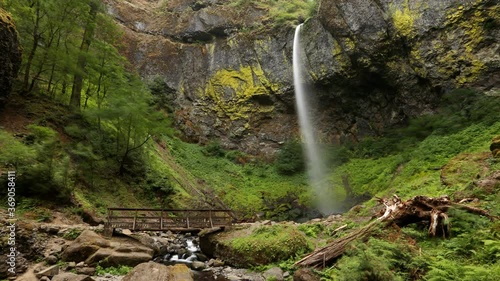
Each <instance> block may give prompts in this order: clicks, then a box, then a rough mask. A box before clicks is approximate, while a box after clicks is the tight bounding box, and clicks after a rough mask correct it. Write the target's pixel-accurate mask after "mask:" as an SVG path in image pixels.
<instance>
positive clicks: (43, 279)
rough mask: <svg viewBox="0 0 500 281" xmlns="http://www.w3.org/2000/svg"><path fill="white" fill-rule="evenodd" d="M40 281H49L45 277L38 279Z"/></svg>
mask: <svg viewBox="0 0 500 281" xmlns="http://www.w3.org/2000/svg"><path fill="white" fill-rule="evenodd" d="M40 281H50V278H49V277H47V276H42V278H40Z"/></svg>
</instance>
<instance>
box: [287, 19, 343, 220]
mask: <svg viewBox="0 0 500 281" xmlns="http://www.w3.org/2000/svg"><path fill="white" fill-rule="evenodd" d="M301 29H302V24H300V25H299V26H297V28H296V29H295V36H294V39H293V84H294V87H295V103H296V107H297V114H298V118H299V125H300V131H301V134H302V137H303V141H302V147H303V149H304V151H305V159H306V163H307V173H308V177H309V183H310V185H311V186H312V187H313V189H314V193H315V195H316V204H317V207H318V210H319V211H320V212H321V213H322V214H324V215H327V214H331V213H333V212H337V211H338V208H337V206H336V205H338V203H336V201H337V200H335V197H334V194H333V188H332V187H331V186H330V184H329V182H328V179H327V176H328V173H327V172H328V171H327V169H326V163H325V160H324V158H323V155H324V153H323V152H322V151H321V148H320V145H319V141H318V139H317V137H316V134H315V132H316V130H315V126H314V123H313V121H312V116H311V111H312V108H311V95H310V94H311V89H310V87H308V86H307V84H306V81H305V77H306V76H305V74H306V73H305V70H304V67H303V66H304V57H303V52H304V51H303V49H302V46H301V44H300V30H301Z"/></svg>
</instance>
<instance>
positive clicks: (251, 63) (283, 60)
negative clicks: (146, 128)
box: [104, 0, 500, 155]
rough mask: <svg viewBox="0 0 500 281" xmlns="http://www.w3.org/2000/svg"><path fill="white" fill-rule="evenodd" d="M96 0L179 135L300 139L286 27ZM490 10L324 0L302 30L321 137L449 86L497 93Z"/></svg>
mask: <svg viewBox="0 0 500 281" xmlns="http://www.w3.org/2000/svg"><path fill="white" fill-rule="evenodd" d="M104 2H105V3H106V6H107V9H108V12H109V13H110V14H111V15H113V16H114V18H115V19H116V20H117V22H119V23H120V25H121V26H122V27H123V30H124V34H125V36H124V47H123V48H122V51H123V53H124V54H125V55H126V56H127V57H128V59H129V60H130V62H131V63H132V65H133V66H134V67H135V68H136V69H137V70H138V71H139V72H140V73H141V75H142V76H143V77H145V78H146V79H153V78H156V80H157V81H158V79H159V80H160V81H161V83H163V88H164V91H163V92H164V95H166V98H167V99H168V100H169V101H171V102H172V103H173V105H174V106H173V107H174V110H173V111H174V112H173V113H174V115H175V120H176V124H177V126H178V127H179V128H180V129H181V130H182V131H183V132H184V134H185V136H186V138H188V139H190V140H191V141H197V142H201V143H204V142H207V141H209V140H210V139H219V140H220V141H221V143H222V144H223V145H224V146H225V147H226V148H239V149H242V150H245V151H246V152H249V153H253V154H260V155H266V154H267V155H272V154H273V153H274V152H275V151H276V150H277V149H278V148H279V145H280V143H282V142H283V141H286V140H287V139H290V138H292V137H295V136H297V135H298V125H297V122H296V117H295V109H294V96H293V81H292V77H293V75H292V41H293V34H294V27H292V26H290V25H282V26H281V27H276V26H274V25H273V22H272V20H270V18H269V15H268V13H267V11H266V10H265V9H264V8H262V7H261V6H258V5H253V4H249V5H246V6H245V8H244V9H242V8H241V7H238V6H237V5H235V4H234V2H235V1H229V0H201V1H200V0H170V1H160V0H123V1H118V0H105V1H104ZM232 2H233V3H232ZM499 17H500V7H499V5H498V3H497V1H495V0H477V1H472V0H439V1H438V0H431V1H423V0H418V1H408V0H322V1H321V3H320V8H319V12H318V15H317V16H316V17H314V18H311V19H309V20H307V21H306V22H305V23H304V28H303V35H302V37H303V45H304V48H305V50H306V56H307V68H308V73H309V74H310V75H309V77H308V78H309V80H310V82H311V84H312V85H314V86H313V87H312V90H311V95H315V96H316V97H317V101H318V102H317V108H318V110H317V111H315V113H316V114H315V115H316V116H315V118H316V120H317V122H318V123H319V124H320V128H321V129H320V132H319V134H320V135H321V139H322V140H323V141H325V142H343V141H345V140H352V139H354V140H356V139H358V138H360V137H363V136H367V135H377V134H379V133H380V132H381V131H382V130H383V129H384V128H387V127H391V126H394V125H398V124H402V123H404V122H405V121H406V120H407V119H408V117H411V116H416V115H420V114H423V113H427V112H432V111H433V109H434V106H435V105H436V103H437V101H438V99H439V97H440V94H442V93H444V92H446V91H449V90H452V89H455V88H459V87H471V88H478V89H480V90H482V91H485V92H495V91H498V88H495V87H498V85H499V81H500V72H499V69H500V56H499V53H500V52H499V42H498V38H500V34H499V33H500V32H499V26H500V23H499V20H500V19H499Z"/></svg>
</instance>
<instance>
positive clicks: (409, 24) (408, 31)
mask: <svg viewBox="0 0 500 281" xmlns="http://www.w3.org/2000/svg"><path fill="white" fill-rule="evenodd" d="M391 10H392V13H391V17H392V22H393V24H394V28H396V30H397V32H398V33H399V34H400V35H401V36H404V37H407V38H412V37H413V36H414V23H415V20H416V19H417V18H418V17H419V15H418V13H416V12H415V11H412V10H410V6H409V4H408V0H406V1H405V2H404V4H403V9H398V8H394V7H391Z"/></svg>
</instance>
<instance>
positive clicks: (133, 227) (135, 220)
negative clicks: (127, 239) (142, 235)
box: [132, 209, 137, 230]
mask: <svg viewBox="0 0 500 281" xmlns="http://www.w3.org/2000/svg"><path fill="white" fill-rule="evenodd" d="M136 222H137V209H136V210H135V215H134V223H133V224H132V230H135V224H136Z"/></svg>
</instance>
